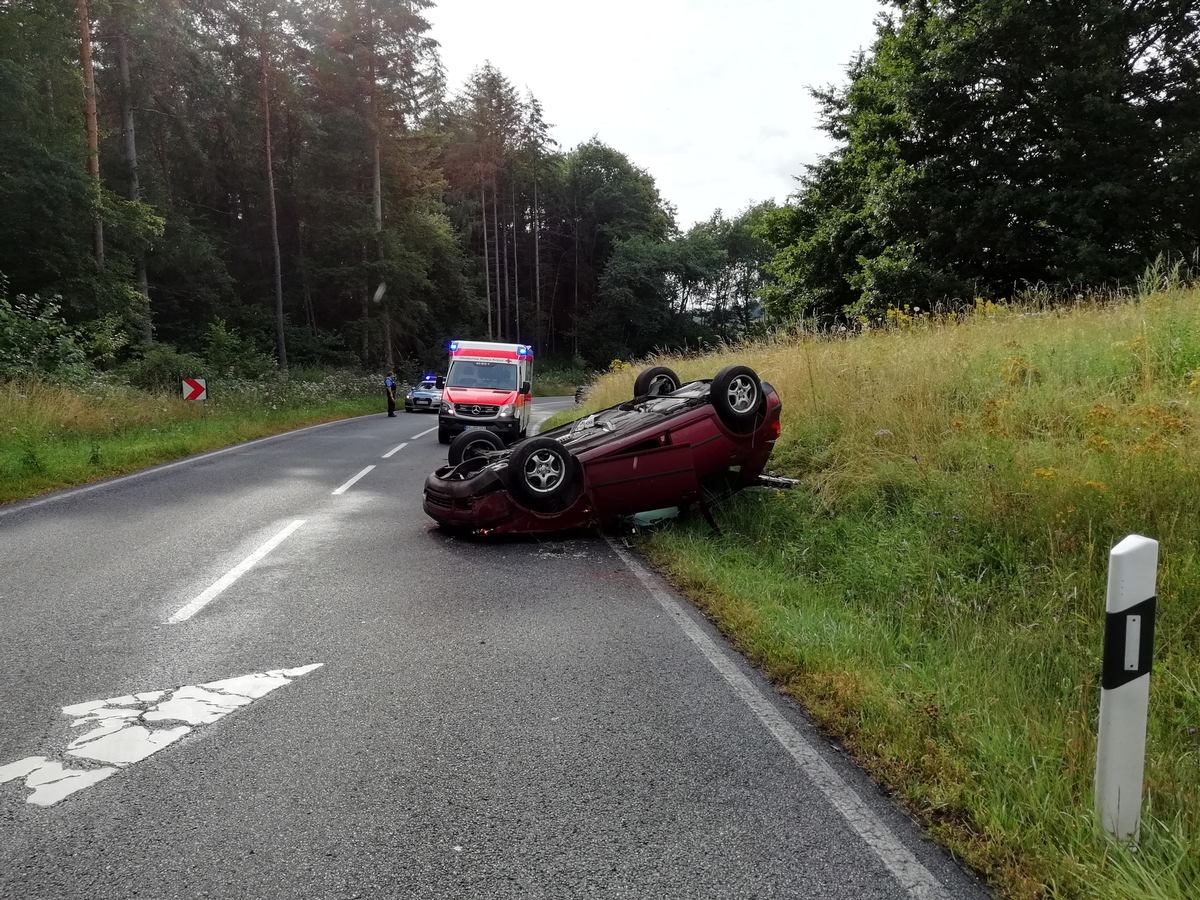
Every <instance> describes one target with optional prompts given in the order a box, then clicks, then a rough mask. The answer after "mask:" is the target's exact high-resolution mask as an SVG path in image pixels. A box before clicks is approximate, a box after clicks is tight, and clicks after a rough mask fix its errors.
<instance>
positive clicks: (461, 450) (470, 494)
mask: <svg viewBox="0 0 1200 900" xmlns="http://www.w3.org/2000/svg"><path fill="white" fill-rule="evenodd" d="M634 394H635V396H634V398H633V399H632V400H629V401H628V402H625V403H621V404H619V405H617V406H613V407H610V408H608V409H605V410H601V411H600V412H597V413H592V414H591V415H587V416H584V417H583V418H581V419H579V420H577V421H576V422H573V423H571V424H569V425H563V426H561V427H559V428H554V429H552V430H550V431H547V432H544V433H543V434H541V435H539V436H537V437H532V438H528V439H526V440H523V441H521V442H519V443H517V444H515V445H513V446H512V447H511V448H507V449H506V448H505V447H504V445H503V441H501V440H499V439H498V438H497V436H496V435H494V434H492V433H490V432H488V431H483V430H479V431H466V432H463V434H461V435H459V436H458V437H457V438H455V440H454V442H453V443H452V444H451V446H450V463H451V464H450V465H446V466H443V467H442V468H440V469H438V470H437V471H436V472H434V473H433V474H431V475H430V476H429V477H428V478H426V479H425V496H424V508H425V512H426V513H427V514H428V515H429V516H430V517H431V518H433V519H434V520H435V521H436V522H437V523H438V524H439V525H440V526H442V527H443V528H444V529H446V530H450V531H461V532H471V533H495V534H504V533H521V532H547V531H561V530H565V529H570V528H578V527H585V526H589V525H596V524H599V525H611V524H613V523H616V522H619V521H620V520H621V518H622V517H624V516H629V515H632V514H634V513H639V512H645V511H648V510H655V509H662V508H665V507H674V506H679V507H687V506H689V505H692V504H697V505H699V506H700V507H701V508H702V509H703V510H704V511H705V514H706V515H707V505H706V501H707V499H708V498H710V497H715V496H720V495H723V494H726V493H729V492H732V491H736V490H739V489H740V488H743V487H746V486H748V485H750V484H752V483H754V482H755V481H756V479H757V478H758V477H759V475H760V474H761V473H762V471H763V468H764V467H765V466H766V464H767V460H768V459H769V458H770V456H771V451H772V450H773V449H774V447H775V441H776V439H777V438H778V437H779V432H780V421H779V415H780V410H781V409H782V404H781V402H780V400H779V395H778V394H777V393H776V392H775V389H774V388H773V387H771V385H770V384H768V383H767V382H765V381H762V380H760V379H759V377H758V375H757V374H756V373H755V372H754V370H753V369H751V368H749V367H748V366H727V367H725V368H723V369H721V371H719V372H718V373H717V374H716V375H715V376H714V377H713V378H712V379H702V380H699V381H692V382H689V383H687V384H683V385H681V384H680V382H679V378H678V376H676V374H675V373H674V372H673V371H672V370H671V369H669V368H667V367H665V366H655V367H653V368H649V369H646V370H645V371H643V372H642V373H641V374H640V375H639V376H638V378H637V380H636V381H635V383H634Z"/></svg>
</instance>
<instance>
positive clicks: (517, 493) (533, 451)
mask: <svg viewBox="0 0 1200 900" xmlns="http://www.w3.org/2000/svg"><path fill="white" fill-rule="evenodd" d="M509 466H510V471H511V472H512V477H511V484H512V493H513V496H514V497H515V498H516V499H517V501H518V502H519V503H521V504H523V505H525V506H527V507H528V508H530V509H535V510H538V511H539V512H551V511H554V510H557V509H561V508H563V507H565V506H567V505H569V504H570V503H571V502H572V501H574V499H575V498H576V497H577V496H578V492H579V486H578V484H577V483H576V481H577V479H576V477H575V474H576V467H577V463H576V460H575V457H573V456H572V455H571V453H570V451H569V450H567V448H566V447H564V446H563V445H562V444H561V443H559V442H558V441H556V440H554V439H553V438H545V437H535V438H529V439H528V440H526V441H522V442H521V443H519V444H517V445H516V447H515V448H514V449H513V453H512V456H511V457H510V458H509Z"/></svg>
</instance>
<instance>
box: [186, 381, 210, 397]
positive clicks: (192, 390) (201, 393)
mask: <svg viewBox="0 0 1200 900" xmlns="http://www.w3.org/2000/svg"><path fill="white" fill-rule="evenodd" d="M183 399H184V400H207V399H208V386H207V384H206V383H205V381H204V379H203V378H185V379H183Z"/></svg>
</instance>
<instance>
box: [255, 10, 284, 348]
mask: <svg viewBox="0 0 1200 900" xmlns="http://www.w3.org/2000/svg"><path fill="white" fill-rule="evenodd" d="M260 25H261V27H262V31H261V33H260V35H259V47H258V67H259V68H258V72H259V81H260V82H261V85H260V86H261V88H262V108H263V144H264V145H265V147H264V150H265V154H266V165H267V215H268V217H269V218H270V224H271V259H272V263H273V264H274V268H275V343H276V352H277V353H278V356H279V368H281V369H286V368H287V364H288V362H287V339H286V337H285V335H284V331H283V262H282V260H281V259H280V257H279V220H278V216H277V215H276V211H275V164H274V160H273V159H272V154H271V84H270V77H269V76H270V69H269V63H268V60H267V57H268V50H267V18H266V16H263V18H262V21H261V22H260Z"/></svg>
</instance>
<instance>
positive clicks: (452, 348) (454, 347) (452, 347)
mask: <svg viewBox="0 0 1200 900" xmlns="http://www.w3.org/2000/svg"><path fill="white" fill-rule="evenodd" d="M457 350H458V341H451V342H450V352H451V353H454V352H456V351H457Z"/></svg>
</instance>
